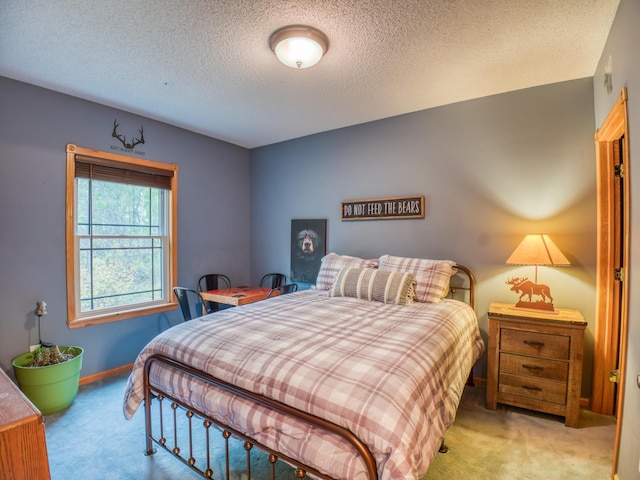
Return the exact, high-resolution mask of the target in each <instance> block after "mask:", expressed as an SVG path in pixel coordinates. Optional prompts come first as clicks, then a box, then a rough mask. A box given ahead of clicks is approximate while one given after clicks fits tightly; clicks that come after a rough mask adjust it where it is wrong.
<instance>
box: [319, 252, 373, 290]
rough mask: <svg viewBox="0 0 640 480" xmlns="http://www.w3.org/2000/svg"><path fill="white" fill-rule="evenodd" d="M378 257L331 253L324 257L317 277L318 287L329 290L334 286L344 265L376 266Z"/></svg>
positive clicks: (355, 266)
mask: <svg viewBox="0 0 640 480" xmlns="http://www.w3.org/2000/svg"><path fill="white" fill-rule="evenodd" d="M377 266H378V259H377V258H374V259H372V260H365V259H364V258H359V257H350V256H349V255H338V254H337V253H333V252H331V253H329V254H328V255H325V256H324V257H322V264H321V265H320V271H319V272H318V277H317V278H316V288H317V289H318V290H329V289H330V288H331V287H332V286H333V282H334V280H335V279H336V275H337V274H338V272H339V271H340V269H342V268H344V267H352V268H376V267H377Z"/></svg>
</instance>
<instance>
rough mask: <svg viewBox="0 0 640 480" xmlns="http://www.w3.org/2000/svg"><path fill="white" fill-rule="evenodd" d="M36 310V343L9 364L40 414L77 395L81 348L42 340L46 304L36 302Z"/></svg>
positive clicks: (65, 404)
mask: <svg viewBox="0 0 640 480" xmlns="http://www.w3.org/2000/svg"><path fill="white" fill-rule="evenodd" d="M35 313H36V316H37V317H38V340H39V345H38V346H37V347H36V348H35V349H34V350H33V351H31V352H27V353H23V354H22V355H18V356H17V357H16V358H14V359H13V361H12V362H11V363H12V365H13V371H14V373H15V375H16V379H17V380H18V385H19V386H20V390H22V392H23V393H24V394H25V395H26V396H27V398H29V400H31V402H32V403H33V404H34V405H35V406H36V407H37V408H38V410H40V411H41V412H42V414H43V415H50V414H52V413H56V412H59V411H61V410H64V409H65V408H67V407H68V406H69V405H71V403H73V400H74V399H75V398H76V395H77V393H78V385H79V381H80V369H81V368H82V355H83V353H84V350H83V349H82V348H81V347H70V346H58V345H52V344H51V343H47V342H43V341H42V338H41V336H40V319H41V317H42V316H43V315H46V314H47V304H46V303H45V302H43V301H40V302H38V304H37V308H36V312H35Z"/></svg>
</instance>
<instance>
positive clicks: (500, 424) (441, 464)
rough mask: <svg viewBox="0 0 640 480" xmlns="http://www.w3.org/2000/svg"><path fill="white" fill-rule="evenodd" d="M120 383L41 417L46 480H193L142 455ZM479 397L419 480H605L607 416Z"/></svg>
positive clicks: (237, 473) (94, 389) (240, 470)
mask: <svg viewBox="0 0 640 480" xmlns="http://www.w3.org/2000/svg"><path fill="white" fill-rule="evenodd" d="M126 378H127V376H126V375H120V376H117V377H112V378H110V379H107V380H103V381H100V382H95V383H93V384H90V385H85V386H82V387H81V388H80V392H79V393H78V397H77V398H76V400H75V401H74V403H73V405H72V406H71V407H70V408H69V409H67V410H66V411H64V412H61V413H58V414H55V415H48V416H46V417H45V424H46V432H47V448H48V451H49V463H50V466H51V478H52V479H53V480H66V479H67V478H70V477H72V478H96V479H102V478H109V479H132V480H170V479H180V480H182V479H196V478H200V477H198V476H197V475H196V474H195V473H193V472H191V471H190V469H189V468H188V467H186V466H185V465H184V464H182V463H181V462H179V461H177V460H175V459H173V458H171V457H170V455H169V454H167V453H166V452H162V451H160V452H158V453H157V454H156V455H154V456H150V457H149V456H145V455H144V412H143V411H139V412H138V413H137V414H136V415H135V417H134V418H133V419H132V420H130V421H127V420H125V419H124V416H123V415H122V396H123V392H124V386H125V382H126ZM484 394H485V389H484V388H483V387H481V386H476V387H467V389H466V390H465V394H464V396H463V400H462V403H461V406H460V409H459V411H458V416H457V419H456V422H455V424H454V425H453V426H452V427H451V428H450V429H449V431H448V433H447V437H446V444H447V446H448V447H449V453H446V454H437V456H436V458H435V459H434V461H433V462H432V464H431V466H430V468H429V471H428V472H427V475H426V476H425V477H424V479H423V480H444V479H446V480H458V479H463V480H506V479H509V480H512V479H518V480H533V479H540V480H561V479H562V480H565V479H579V480H604V479H608V478H610V476H611V474H610V472H611V462H612V452H613V441H614V434H615V420H614V419H613V418H611V417H604V416H598V415H594V414H592V413H591V412H588V411H582V412H581V417H580V428H577V429H574V428H567V427H565V426H564V424H563V422H562V419H561V418H558V417H552V416H546V415H543V414H537V413H533V412H529V411H526V410H520V409H515V408H511V407H505V406H499V408H498V410H497V411H491V410H487V409H485V408H484ZM237 450H238V452H237V455H235V457H234V458H237V459H238V460H239V463H238V464H237V465H235V466H232V475H231V478H232V479H234V480H246V478H247V475H246V473H245V471H244V464H243V462H242V457H243V455H244V452H243V450H242V446H241V445H239V446H238V447H237ZM265 463H266V462H263V465H264V464H265ZM214 467H215V468H214V472H215V473H214V477H213V478H216V479H220V478H224V476H223V475H220V473H219V472H220V471H221V466H220V465H217V464H216V465H215V466H214ZM285 467H286V466H285ZM252 468H253V470H252V472H251V473H252V475H251V476H252V478H254V479H261V478H267V476H265V475H264V469H265V468H266V466H265V467H263V466H260V465H257V466H256V467H252ZM269 478H270V477H269ZM278 478H286V479H293V478H295V476H294V475H293V474H292V473H289V474H287V475H286V476H285V477H278Z"/></svg>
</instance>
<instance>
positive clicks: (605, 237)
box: [591, 88, 629, 474]
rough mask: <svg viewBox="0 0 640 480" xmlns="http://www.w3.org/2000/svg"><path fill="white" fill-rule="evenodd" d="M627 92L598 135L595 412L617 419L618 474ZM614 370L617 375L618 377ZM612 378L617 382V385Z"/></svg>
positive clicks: (624, 294)
mask: <svg viewBox="0 0 640 480" xmlns="http://www.w3.org/2000/svg"><path fill="white" fill-rule="evenodd" d="M627 118H628V117H627V90H626V88H625V89H623V90H622V92H621V94H620V98H619V99H618V101H617V102H616V104H615V105H614V107H613V109H612V110H611V112H610V113H609V116H608V117H607V119H606V120H605V122H604V123H603V124H602V127H601V128H600V129H599V130H598V131H597V132H596V135H595V141H596V162H597V195H598V199H597V231H598V234H597V235H598V238H597V274H596V276H597V279H596V319H595V331H594V365H593V384H592V392H591V408H592V410H593V411H594V412H597V413H604V414H608V415H612V414H615V415H616V416H617V428H616V439H615V445H614V453H613V473H614V474H615V473H616V472H617V463H618V453H619V444H620V429H621V419H622V410H623V404H622V400H623V398H622V397H623V396H622V395H621V394H620V395H619V394H618V392H623V390H624V380H625V368H624V367H625V361H626V344H627V341H626V339H627V307H628V286H627V285H628V283H627V282H626V281H625V277H626V275H627V274H628V258H629V255H628V251H629V250H628V249H629V222H628V217H629V172H628V169H629V168H628V167H629V142H628V139H629V130H628V120H627ZM612 372H614V374H613V375H612ZM611 379H613V380H614V381H613V382H612V381H611Z"/></svg>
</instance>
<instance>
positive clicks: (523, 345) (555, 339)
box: [500, 328, 570, 360]
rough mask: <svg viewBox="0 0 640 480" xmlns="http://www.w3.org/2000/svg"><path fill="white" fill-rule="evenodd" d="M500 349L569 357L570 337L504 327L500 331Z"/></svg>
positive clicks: (552, 356) (563, 357)
mask: <svg viewBox="0 0 640 480" xmlns="http://www.w3.org/2000/svg"><path fill="white" fill-rule="evenodd" d="M500 332H501V333H500V350H501V351H508V352H514V353H526V354H527V355H536V356H539V357H546V358H557V359H560V360H568V359H569V342H570V338H569V337H568V336H564V335H553V334H548V333H538V332H531V331H523V330H512V329H509V328H503V329H501V331H500Z"/></svg>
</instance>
